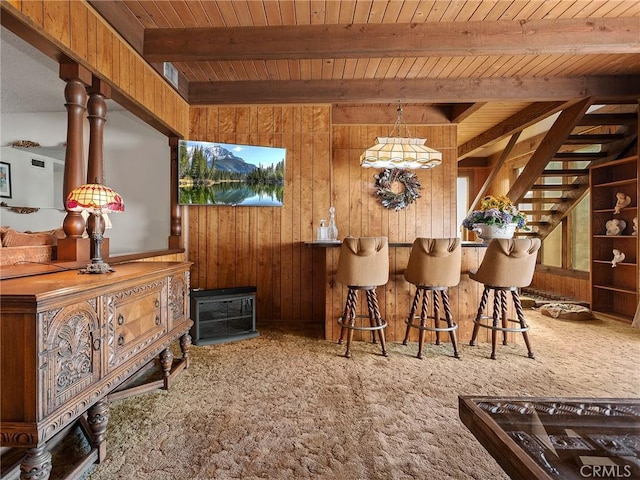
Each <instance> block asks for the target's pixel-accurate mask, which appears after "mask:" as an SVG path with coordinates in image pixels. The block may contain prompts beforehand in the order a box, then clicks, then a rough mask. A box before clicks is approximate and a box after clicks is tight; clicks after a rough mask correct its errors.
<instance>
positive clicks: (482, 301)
mask: <svg viewBox="0 0 640 480" xmlns="http://www.w3.org/2000/svg"><path fill="white" fill-rule="evenodd" d="M488 298H489V289H488V288H487V287H484V291H483V292H482V298H481V299H480V305H479V306H478V313H477V315H476V319H475V320H474V321H473V334H472V335H471V341H470V342H469V345H471V346H474V345H475V344H476V338H477V337H478V330H480V322H481V321H482V313H483V312H484V308H485V307H486V306H487V300H488Z"/></svg>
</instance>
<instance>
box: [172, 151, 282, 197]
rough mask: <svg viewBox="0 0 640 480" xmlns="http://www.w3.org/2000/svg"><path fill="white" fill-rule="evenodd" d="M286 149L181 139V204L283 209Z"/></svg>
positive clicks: (179, 155)
mask: <svg viewBox="0 0 640 480" xmlns="http://www.w3.org/2000/svg"><path fill="white" fill-rule="evenodd" d="M286 156H287V150H286V149H285V148H278V147H260V146H253V145H237V144H230V143H216V142H201V141H193V140H180V141H179V143H178V203H179V204H180V205H226V206H247V207H257V206H265V207H281V206H282V205H283V204H284V171H285V170H284V168H285V159H286Z"/></svg>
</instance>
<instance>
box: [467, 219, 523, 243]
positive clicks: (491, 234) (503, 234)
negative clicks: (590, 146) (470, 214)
mask: <svg viewBox="0 0 640 480" xmlns="http://www.w3.org/2000/svg"><path fill="white" fill-rule="evenodd" d="M517 226H518V224H517V223H508V224H506V225H489V224H488V223H474V224H473V231H474V232H475V233H476V235H478V237H480V238H481V239H482V241H483V242H484V243H489V242H490V241H491V240H492V239H494V238H513V234H514V233H515V231H516V227H517Z"/></svg>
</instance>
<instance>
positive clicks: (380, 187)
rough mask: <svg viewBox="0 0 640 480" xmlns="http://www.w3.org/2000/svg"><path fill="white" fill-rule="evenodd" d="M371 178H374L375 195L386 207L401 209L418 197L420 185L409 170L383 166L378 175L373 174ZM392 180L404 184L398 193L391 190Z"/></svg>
mask: <svg viewBox="0 0 640 480" xmlns="http://www.w3.org/2000/svg"><path fill="white" fill-rule="evenodd" d="M373 178H375V179H376V196H377V197H378V198H379V199H380V203H382V205H383V206H384V207H386V208H389V209H394V210H402V209H403V208H405V207H407V205H409V204H410V203H413V202H415V200H416V198H419V197H420V193H418V190H420V188H422V187H421V185H420V182H419V181H418V177H417V176H416V174H415V173H413V172H412V171H410V170H404V169H401V168H385V169H384V170H383V171H382V172H380V173H379V174H378V175H374V176H373ZM394 182H400V183H401V184H402V185H403V186H404V191H402V192H400V193H395V192H393V190H391V185H393V183H394Z"/></svg>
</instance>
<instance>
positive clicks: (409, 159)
mask: <svg viewBox="0 0 640 480" xmlns="http://www.w3.org/2000/svg"><path fill="white" fill-rule="evenodd" d="M425 142H426V139H424V138H409V137H378V138H376V144H375V145H373V146H372V147H370V148H368V149H367V150H366V151H365V152H364V153H363V154H362V155H361V156H360V166H361V167H365V168H406V169H418V168H433V167H437V166H438V165H440V164H441V163H442V153H440V152H438V151H437V150H434V149H433V148H429V147H427V146H426V145H425Z"/></svg>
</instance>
